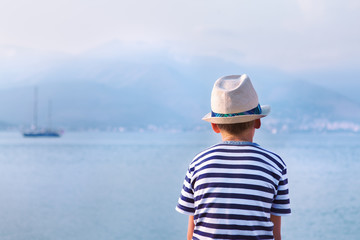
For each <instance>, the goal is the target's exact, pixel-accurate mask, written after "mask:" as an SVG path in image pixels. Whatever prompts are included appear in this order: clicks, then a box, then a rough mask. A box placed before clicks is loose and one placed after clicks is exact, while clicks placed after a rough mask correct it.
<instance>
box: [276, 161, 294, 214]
mask: <svg viewBox="0 0 360 240" xmlns="http://www.w3.org/2000/svg"><path fill="white" fill-rule="evenodd" d="M281 174H282V175H281V178H280V181H279V185H278V189H277V193H276V195H275V197H274V200H273V203H272V206H271V214H272V215H276V216H285V215H289V214H291V209H290V197H289V187H288V178H287V169H286V168H285V169H284V170H283V171H282V173H281Z"/></svg>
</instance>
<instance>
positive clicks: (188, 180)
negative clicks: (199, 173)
mask: <svg viewBox="0 0 360 240" xmlns="http://www.w3.org/2000/svg"><path fill="white" fill-rule="evenodd" d="M185 181H186V182H188V183H189V184H190V182H191V180H190V178H188V176H185Z"/></svg>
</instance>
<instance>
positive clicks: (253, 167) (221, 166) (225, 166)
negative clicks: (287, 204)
mask: <svg viewBox="0 0 360 240" xmlns="http://www.w3.org/2000/svg"><path fill="white" fill-rule="evenodd" d="M211 159H212V158H211ZM248 159H249V158H247V157H244V159H239V157H237V158H236V160H248ZM209 160H210V158H209ZM209 168H216V169H247V170H257V171H262V172H264V173H267V174H268V175H270V176H272V177H273V178H275V179H276V180H278V181H279V180H280V178H281V176H280V175H278V174H276V173H274V172H272V171H269V170H268V169H266V168H263V167H260V166H256V165H248V164H221V163H210V164H207V165H205V166H203V167H201V168H200V169H198V170H196V171H195V172H194V175H196V173H198V172H199V171H201V170H204V169H209Z"/></svg>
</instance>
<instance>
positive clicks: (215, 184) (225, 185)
mask: <svg viewBox="0 0 360 240" xmlns="http://www.w3.org/2000/svg"><path fill="white" fill-rule="evenodd" d="M205 188H239V189H250V190H257V191H262V192H267V193H272V194H275V191H274V189H273V188H267V187H264V186H260V185H253V184H245V183H222V182H221V183H219V182H211V183H204V184H201V185H199V186H197V187H196V188H195V191H198V190H200V189H205Z"/></svg>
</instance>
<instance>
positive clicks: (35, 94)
mask: <svg viewBox="0 0 360 240" xmlns="http://www.w3.org/2000/svg"><path fill="white" fill-rule="evenodd" d="M37 97H38V89H37V87H35V88H34V113H33V114H34V116H33V117H34V122H33V128H34V129H37V105H38V103H37Z"/></svg>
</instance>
